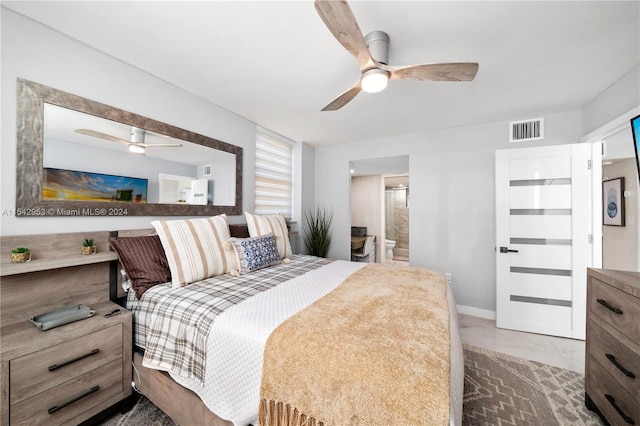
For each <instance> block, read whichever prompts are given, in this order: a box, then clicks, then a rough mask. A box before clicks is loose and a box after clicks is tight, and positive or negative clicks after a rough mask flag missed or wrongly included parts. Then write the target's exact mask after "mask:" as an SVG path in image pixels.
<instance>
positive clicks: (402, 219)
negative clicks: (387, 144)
mask: <svg viewBox="0 0 640 426" xmlns="http://www.w3.org/2000/svg"><path fill="white" fill-rule="evenodd" d="M384 195H385V196H384V206H385V207H384V209H385V214H384V216H385V259H386V260H387V261H392V262H394V263H398V262H409V204H410V195H409V175H402V176H385V177H384Z"/></svg>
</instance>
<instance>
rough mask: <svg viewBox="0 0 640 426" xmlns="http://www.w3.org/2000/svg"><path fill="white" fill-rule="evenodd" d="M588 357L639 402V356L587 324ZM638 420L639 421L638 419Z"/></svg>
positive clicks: (594, 325) (600, 328)
mask: <svg viewBox="0 0 640 426" xmlns="http://www.w3.org/2000/svg"><path fill="white" fill-rule="evenodd" d="M587 339H589V342H590V344H591V351H590V355H591V356H592V357H593V359H595V360H596V361H597V362H599V363H600V365H601V366H602V367H603V368H604V369H605V370H607V372H608V373H609V374H610V375H611V376H612V377H613V378H614V379H615V380H616V381H617V382H618V383H619V384H620V385H621V386H622V387H623V388H624V389H626V390H627V392H629V394H631V395H632V396H633V395H635V397H636V399H638V400H639V401H640V354H637V353H635V352H633V351H632V350H631V349H629V348H628V347H626V346H625V345H623V344H622V343H620V341H618V340H617V339H616V338H615V337H613V336H612V335H611V334H609V333H608V332H607V331H606V330H605V329H603V328H602V327H600V326H599V325H598V324H596V323H595V322H593V321H592V322H591V323H590V324H589V335H588V336H587ZM639 420H640V419H639Z"/></svg>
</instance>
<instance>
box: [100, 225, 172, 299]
mask: <svg viewBox="0 0 640 426" xmlns="http://www.w3.org/2000/svg"><path fill="white" fill-rule="evenodd" d="M109 243H110V244H111V247H113V249H114V250H115V251H116V253H118V258H119V259H120V263H121V264H122V267H123V268H124V270H125V272H126V273H127V276H128V277H129V279H130V280H131V287H132V288H133V290H134V291H135V293H136V297H137V298H138V299H140V298H141V297H142V295H143V294H144V292H145V291H147V290H149V289H150V288H151V287H153V286H155V285H157V284H162V283H166V282H169V281H171V272H170V270H169V262H167V256H166V255H165V254H164V249H163V248H162V243H161V242H160V237H158V236H157V235H148V236H142V237H112V238H109Z"/></svg>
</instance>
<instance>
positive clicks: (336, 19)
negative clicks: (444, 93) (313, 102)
mask: <svg viewBox="0 0 640 426" xmlns="http://www.w3.org/2000/svg"><path fill="white" fill-rule="evenodd" d="M315 8H316V11H317V12H318V14H319V15H320V18H322V21H323V22H324V24H325V25H326V26H327V28H329V31H331V33H332V34H333V35H334V37H335V38H336V39H337V40H338V42H340V44H342V46H343V47H344V48H345V49H347V50H348V51H349V53H351V54H352V55H353V56H354V57H355V58H356V61H357V62H358V65H359V66H360V73H361V77H360V79H359V80H358V81H357V82H356V83H355V84H354V85H353V86H351V88H349V89H348V90H347V91H346V92H344V93H342V94H341V95H340V96H338V97H337V98H336V99H334V100H333V101H331V103H329V105H327V106H326V107H324V108H323V109H322V111H335V110H337V109H340V108H342V107H343V106H345V105H346V104H347V103H349V102H350V101H351V100H352V99H353V98H355V96H356V95H357V94H358V93H360V91H361V90H364V91H365V92H369V93H375V92H379V91H381V90H384V88H385V87H387V82H388V80H400V79H412V80H422V81H471V80H473V79H474V78H475V76H476V73H477V72H478V64H477V63H474V62H451V63H441V64H421V65H407V66H390V65H389V64H388V62H389V36H388V35H387V34H386V33H384V32H383V31H373V32H371V33H369V34H367V35H366V36H363V35H362V31H361V30H360V27H359V26H358V22H357V21H356V18H355V17H354V15H353V12H352V11H351V8H350V7H349V5H348V4H347V2H346V0H340V1H335V0H315Z"/></svg>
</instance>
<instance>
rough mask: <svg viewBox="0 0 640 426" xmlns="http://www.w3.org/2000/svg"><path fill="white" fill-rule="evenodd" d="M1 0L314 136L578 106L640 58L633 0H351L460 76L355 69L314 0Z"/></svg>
mask: <svg viewBox="0 0 640 426" xmlns="http://www.w3.org/2000/svg"><path fill="white" fill-rule="evenodd" d="M3 5H5V6H7V7H9V8H11V9H13V10H15V11H17V12H19V13H21V14H24V15H26V16H29V17H31V18H33V19H35V20H37V21H40V22H43V23H44V24H46V25H48V26H50V27H52V28H54V29H56V30H58V31H60V32H62V33H65V34H68V35H69V36H71V37H73V38H76V39H78V40H81V41H82V42H84V43H86V44H87V45H89V46H93V47H94V48H96V49H98V50H101V51H103V52H106V53H108V54H109V55H111V56H113V57H116V58H118V59H120V60H122V61H124V62H127V63H129V64H131V65H134V66H136V67H138V68H140V69H142V70H144V71H146V72H148V73H150V74H153V75H155V76H158V77H160V78H162V79H164V80H166V81H168V82H170V83H172V84H175V85H176V86H179V87H182V88H183V89H185V90H187V91H189V92H191V93H194V94H196V95H198V96H201V97H203V98H205V99H207V100H209V101H211V102H213V103H215V104H217V105H220V106H222V107H224V108H226V109H228V110H230V111H233V112H235V113H237V114H238V115H240V116H243V117H245V118H247V119H249V120H251V121H253V122H255V123H257V124H259V125H261V126H263V127H266V128H268V129H271V130H273V131H274V132H277V133H280V134H282V135H284V136H286V137H288V138H291V139H293V140H296V141H305V142H308V143H310V144H312V145H314V146H321V145H328V144H337V143H347V142H355V141H363V140H371V139H376V138H379V137H387V136H393V135H398V134H406V133H413V132H421V131H426V130H430V129H438V128H447V127H457V126H463V125H469V124H475V123H480V122H488V121H497V120H515V119H521V118H531V117H536V116H539V115H540V114H545V113H553V112H560V111H566V110H572V109H576V108H580V107H581V106H582V105H584V104H585V103H587V102H589V101H590V100H592V99H593V98H594V97H596V96H597V95H598V94H599V93H601V92H602V91H603V90H605V89H606V88H607V87H608V86H609V85H611V84H612V83H613V82H615V81H616V80H617V79H618V78H620V77H621V76H622V75H624V74H625V73H626V72H627V71H629V70H630V69H631V68H633V66H634V65H635V64H637V63H638V62H640V23H639V21H640V8H639V6H640V3H639V2H638V1H622V2H616V1H565V2H561V1H538V2H531V1H522V0H521V1H492V2H485V1H469V2H465V1H443V2H437V1H406V2H405V1H374V2H370V1H352V2H350V5H351V8H352V10H353V13H354V15H355V17H356V18H357V20H358V23H359V24H360V28H361V29H362V31H363V33H365V34H366V33H368V32H370V31H373V30H382V31H385V32H387V33H388V34H389V36H390V37H391V47H390V54H389V56H390V64H391V65H409V64H415V63H433V62H458V61H468V62H478V63H479V64H480V69H479V72H478V75H477V77H476V79H475V80H474V81H473V82H467V83H451V82H417V81H406V80H405V81H392V82H390V84H389V87H388V88H387V90H385V91H383V92H381V93H377V94H367V93H361V94H360V95H358V96H357V97H356V99H355V100H354V101H352V102H351V103H349V104H348V105H347V106H345V107H344V108H342V109H341V110H338V111H335V112H321V111H320V110H321V109H322V108H323V107H324V106H325V105H326V104H327V103H329V102H330V101H331V100H333V99H334V98H335V97H336V96H338V95H339V94H340V93H342V92H343V91H344V90H346V89H347V88H349V87H350V86H351V85H352V84H353V83H354V82H355V81H356V80H357V79H358V78H359V75H358V66H357V64H356V61H355V59H354V58H353V57H352V56H351V55H350V54H349V53H348V52H347V51H346V50H345V49H344V48H343V47H342V46H341V45H340V44H339V43H338V42H337V41H336V39H335V38H334V37H333V35H331V33H330V32H329V31H328V30H327V28H326V27H325V26H324V24H323V23H322V20H321V19H320V17H319V16H318V14H317V13H316V11H315V9H314V7H313V3H312V2H311V1H281V2H275V1H257V2H248V1H196V2H164V1H160V2H155V1H141V2H130V1H113V2H108V1H100V2H94V1H86V2H83V1H81V2H60V1H45V2H35V1H3Z"/></svg>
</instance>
